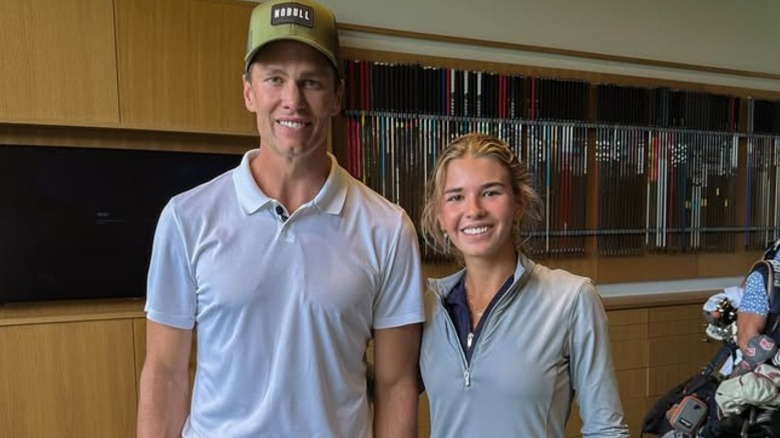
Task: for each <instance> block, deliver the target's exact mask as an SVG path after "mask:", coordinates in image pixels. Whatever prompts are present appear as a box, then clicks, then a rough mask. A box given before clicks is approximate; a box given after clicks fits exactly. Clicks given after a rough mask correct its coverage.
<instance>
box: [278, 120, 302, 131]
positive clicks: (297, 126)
mask: <svg viewBox="0 0 780 438" xmlns="http://www.w3.org/2000/svg"><path fill="white" fill-rule="evenodd" d="M279 124H280V125H282V126H286V127H288V128H293V129H300V128H303V127H304V126H306V124H305V123H303V122H292V121H289V120H279Z"/></svg>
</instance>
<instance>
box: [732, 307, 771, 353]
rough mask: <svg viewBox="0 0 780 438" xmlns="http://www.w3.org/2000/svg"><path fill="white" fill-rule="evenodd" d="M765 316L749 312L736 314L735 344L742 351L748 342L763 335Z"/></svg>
mask: <svg viewBox="0 0 780 438" xmlns="http://www.w3.org/2000/svg"><path fill="white" fill-rule="evenodd" d="M765 327H766V316H763V315H759V314H757V313H751V312H738V313H737V344H738V345H739V348H741V349H742V351H745V350H746V349H747V343H748V341H749V340H750V339H751V338H752V337H754V336H756V335H760V334H762V333H764V328H765Z"/></svg>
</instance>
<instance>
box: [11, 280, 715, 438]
mask: <svg viewBox="0 0 780 438" xmlns="http://www.w3.org/2000/svg"><path fill="white" fill-rule="evenodd" d="M679 295H681V296H682V297H673V298H669V299H667V301H660V300H657V299H652V300H649V301H648V303H649V304H647V305H646V306H645V307H637V306H640V305H641V299H642V297H641V296H638V297H633V298H634V300H636V301H637V302H636V303H634V304H633V305H632V306H633V307H631V308H628V309H621V308H618V309H617V310H608V311H607V318H608V319H609V331H610V340H611V343H612V355H613V358H614V364H615V372H616V376H617V380H618V388H619V391H620V396H621V401H622V403H623V407H624V411H625V413H626V422H627V424H628V425H629V427H630V429H631V434H632V436H638V435H639V434H638V430H639V425H640V424H641V420H642V418H644V415H645V414H646V412H647V409H648V408H649V407H650V406H651V405H652V403H654V402H655V400H657V398H658V397H659V396H660V395H662V394H663V393H665V392H666V391H668V390H669V389H671V388H672V387H674V386H676V385H677V384H679V383H681V382H682V381H683V380H685V379H687V378H688V377H690V376H691V375H692V374H693V373H695V372H697V371H699V370H700V369H701V367H702V366H703V365H704V364H705V363H706V362H707V361H708V360H709V359H710V358H711V357H712V356H713V355H714V353H715V351H716V350H717V349H718V348H719V347H720V344H718V343H717V342H704V338H705V335H704V326H703V325H704V318H703V316H702V310H701V303H702V302H703V301H704V299H705V298H703V295H702V294H701V293H691V294H679ZM685 296H691V297H693V298H690V299H685V298H684V297H685ZM613 301H614V299H612V298H607V299H605V304H606V305H607V307H608V308H609V307H610V306H611V305H612V302H613ZM142 307H143V303H142V302H141V301H138V300H130V301H108V302H78V303H31V304H25V305H6V306H2V307H0V351H2V353H3V356H2V360H0V406H3V407H5V406H11V408H10V409H0V424H3V425H5V424H9V425H10V426H9V427H10V429H7V430H10V431H12V432H13V435H10V436H14V437H19V438H32V437H36V438H37V437H39V436H52V437H60V436H61V437H71V436H79V437H80V438H81V437H83V438H92V437H95V438H102V437H105V436H111V437H122V436H132V430H134V421H135V412H136V405H137V384H138V379H139V373H140V371H141V367H142V365H143V360H144V349H145V345H146V340H145V333H146V326H145V324H146V321H145V319H144V315H143V312H142ZM194 367H195V351H194V349H193V357H192V360H191V371H194ZM71 411H73V412H75V414H71ZM71 418H77V419H79V418H80V419H85V418H86V420H83V421H82V420H72V419H71ZM580 425H581V422H580V420H579V417H578V411H577V409H576V406H575V408H574V409H573V411H572V415H571V419H570V421H569V424H568V425H567V428H566V436H567V437H569V436H570V437H575V436H579V428H580ZM418 430H419V436H420V437H427V436H429V433H430V420H429V416H428V404H427V399H426V398H425V395H424V394H423V395H422V396H421V398H420V406H419V426H418ZM4 432H5V430H4Z"/></svg>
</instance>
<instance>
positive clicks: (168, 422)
mask: <svg viewBox="0 0 780 438" xmlns="http://www.w3.org/2000/svg"><path fill="white" fill-rule="evenodd" d="M191 345H192V330H183V329H177V328H173V327H169V326H166V325H162V324H159V323H156V322H153V321H149V320H147V322H146V360H145V361H144V367H143V371H141V383H140V395H139V402H138V425H137V426H138V433H137V436H138V438H167V437H181V429H182V427H183V426H184V420H185V419H186V418H187V413H188V412H189V387H190V378H189V361H190V350H191Z"/></svg>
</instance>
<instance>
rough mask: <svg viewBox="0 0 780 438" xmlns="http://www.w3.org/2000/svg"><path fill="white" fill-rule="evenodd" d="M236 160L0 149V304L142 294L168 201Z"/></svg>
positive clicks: (151, 153)
mask: <svg viewBox="0 0 780 438" xmlns="http://www.w3.org/2000/svg"><path fill="white" fill-rule="evenodd" d="M240 161H241V156H240V155H235V154H211V153H195V152H166V151H142V150H125V149H95V148H75V147H43V146H16V145H13V146H11V145H0V303H10V302H23V301H40V300H69V299H91V298H120V297H123V298H128V297H143V296H144V295H145V290H146V274H147V271H148V268H149V257H150V254H151V247H152V239H153V236H154V229H155V227H156V225H157V219H158V217H159V214H160V212H161V211H162V208H163V207H164V206H165V204H166V202H168V200H169V199H170V198H171V197H172V196H173V195H175V194H177V193H180V192H183V191H185V190H187V189H190V188H192V187H195V186H197V185H198V184H201V183H203V182H206V181H208V180H210V179H212V178H214V177H215V176H217V175H219V174H221V173H223V172H225V171H227V170H229V169H231V168H233V167H235V166H237V165H238V163H239V162H240Z"/></svg>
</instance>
